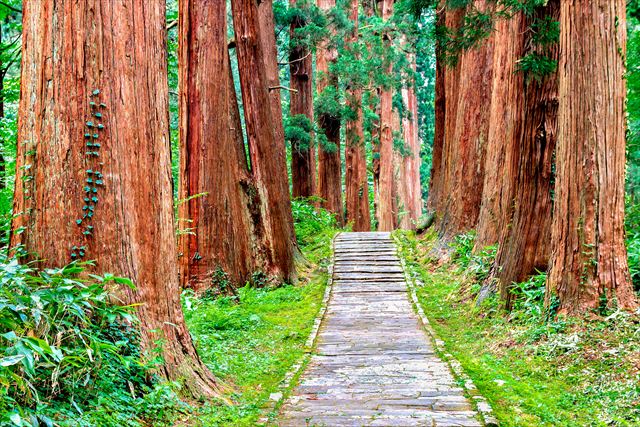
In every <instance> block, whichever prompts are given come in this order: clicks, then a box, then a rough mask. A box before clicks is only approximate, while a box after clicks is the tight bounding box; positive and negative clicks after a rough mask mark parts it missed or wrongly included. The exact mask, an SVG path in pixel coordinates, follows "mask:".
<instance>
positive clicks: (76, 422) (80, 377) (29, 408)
mask: <svg viewBox="0 0 640 427" xmlns="http://www.w3.org/2000/svg"><path fill="white" fill-rule="evenodd" d="M89 264H90V263H87V262H84V263H80V262H74V263H72V264H69V265H68V266H66V267H63V268H58V269H45V270H40V271H36V270H35V269H33V268H31V267H30V266H28V265H21V264H19V263H18V262H17V261H16V260H15V259H6V258H2V259H0V425H2V426H39V425H43V426H53V425H59V426H96V425H99V426H141V425H148V424H149V422H148V421H147V420H153V423H154V424H153V425H162V424H163V423H164V422H165V421H166V422H167V423H168V422H169V421H168V420H169V417H170V416H172V415H173V414H175V413H176V412H177V411H185V410H187V408H186V407H185V406H184V404H182V403H181V402H180V400H179V399H178V397H177V395H176V393H175V389H176V386H175V385H171V384H160V383H158V382H157V381H155V380H154V378H153V375H152V374H151V372H152V369H153V368H154V365H153V362H152V360H150V359H149V358H145V357H143V355H142V354H141V351H140V345H139V342H140V337H139V333H138V331H137V328H136V325H137V319H136V317H135V314H134V311H133V308H132V307H128V306H120V305H114V304H112V303H111V301H112V300H113V297H112V296H111V295H110V294H109V292H108V291H107V289H109V288H110V287H111V288H113V287H115V286H121V285H128V286H132V284H131V282H130V281H129V280H128V279H122V278H118V277H115V276H112V275H104V276H96V275H87V274H86V273H84V269H85V268H86V267H87V266H88V265H89Z"/></svg>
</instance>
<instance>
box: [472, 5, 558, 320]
mask: <svg viewBox="0 0 640 427" xmlns="http://www.w3.org/2000/svg"><path fill="white" fill-rule="evenodd" d="M559 9H560V2H559V0H551V1H549V2H548V3H547V5H546V6H544V7H540V8H538V10H537V11H536V13H535V15H534V19H536V18H539V19H546V18H549V19H552V20H557V19H558V15H559ZM530 23H531V21H529V20H527V19H525V17H524V16H522V15H521V14H518V15H516V16H515V17H514V18H512V22H511V23H510V24H509V23H501V24H500V28H503V29H505V30H506V32H507V34H511V35H513V34H518V35H519V37H518V38H517V44H514V45H513V49H512V50H509V51H505V52H504V53H505V54H506V56H505V59H507V60H508V62H507V63H506V64H504V63H501V62H500V63H498V65H497V66H498V67H500V69H501V70H506V69H513V70H514V71H515V72H516V73H517V74H511V76H512V77H511V78H510V79H509V85H510V86H513V88H514V89H515V93H518V94H521V95H518V96H513V95H511V96H508V97H507V100H508V102H507V103H506V104H507V105H509V108H512V109H513V110H515V111H518V112H519V115H518V117H516V118H514V120H517V121H518V122H519V123H520V124H519V126H518V129H517V132H513V130H512V129H511V128H509V127H507V126H506V124H504V123H500V122H499V121H498V122H497V123H496V127H504V128H507V129H510V131H511V132H510V133H509V134H507V135H504V134H503V135H501V138H503V139H504V141H505V149H506V156H507V158H508V160H507V162H506V165H504V166H502V168H503V172H502V174H503V175H505V176H506V177H508V181H505V182H504V185H505V187H506V188H505V189H504V190H503V191H504V192H505V193H507V194H508V197H506V198H505V197H504V196H503V199H506V200H507V201H506V202H504V201H503V202H502V206H501V209H503V210H504V212H505V218H504V220H503V224H502V225H501V227H500V228H501V232H500V233H499V245H498V252H497V254H496V260H495V263H494V267H493V269H492V272H491V275H490V278H489V281H492V280H494V279H497V280H498V288H499V290H500V296H501V299H502V301H503V302H504V304H505V307H506V308H507V309H511V307H512V305H513V294H512V292H511V288H512V284H513V283H518V282H522V281H524V280H526V279H527V278H528V277H529V276H530V275H532V274H534V273H535V272H536V270H540V271H545V270H546V268H547V264H548V260H549V255H550V246H549V244H550V235H551V230H550V226H551V215H552V199H551V194H552V190H553V172H552V170H553V153H554V150H555V145H556V135H557V130H556V128H557V111H558V75H557V73H556V72H554V73H551V74H549V75H547V76H545V77H544V78H543V79H541V80H536V79H534V78H532V76H527V75H526V74H525V73H523V72H522V71H519V70H517V62H518V61H519V60H520V58H522V56H523V55H525V54H527V53H531V52H532V51H537V52H539V53H541V54H544V55H545V56H547V57H548V58H549V59H552V60H557V58H558V46H557V44H552V45H550V46H548V47H544V46H543V47H533V48H532V41H531V34H530V33H528V32H526V31H525V29H526V27H527V26H528V25H529V24H530ZM507 26H508V27H509V28H506V27H507ZM498 37H500V36H498ZM511 37H513V36H511ZM497 62H498V61H497ZM505 77H508V76H505ZM502 84H503V85H504V82H503V83H502ZM511 93H513V92H511ZM501 114H502V113H501ZM492 125H493V124H492ZM496 173H498V172H496ZM483 207H484V206H483Z"/></svg>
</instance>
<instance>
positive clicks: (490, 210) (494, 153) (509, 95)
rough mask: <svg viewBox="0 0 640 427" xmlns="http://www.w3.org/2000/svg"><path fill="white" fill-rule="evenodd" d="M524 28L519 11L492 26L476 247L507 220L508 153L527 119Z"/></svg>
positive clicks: (513, 171)
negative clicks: (490, 76)
mask: <svg viewBox="0 0 640 427" xmlns="http://www.w3.org/2000/svg"><path fill="white" fill-rule="evenodd" d="M526 32H527V22H526V21H525V19H524V16H523V15H522V14H521V13H518V14H516V15H515V16H513V17H511V18H508V19H499V20H498V22H497V26H496V29H495V30H494V38H495V48H494V53H493V66H494V69H493V83H492V90H491V94H490V102H489V123H488V124H489V130H488V140H487V144H486V160H485V165H484V184H483V186H482V200H481V203H480V213H479V215H478V224H477V227H476V231H477V236H476V242H475V251H479V250H482V249H483V248H484V247H486V246H489V245H493V244H495V243H497V241H498V237H499V233H500V230H502V229H503V228H504V227H505V226H506V225H507V224H508V221H509V215H510V214H509V211H510V205H511V204H512V194H511V190H512V187H513V186H512V182H513V180H514V178H515V174H516V173H517V169H518V168H517V164H516V165H511V164H510V163H511V162H512V161H517V160H518V153H511V151H512V150H513V149H516V150H519V148H520V144H521V141H520V139H521V136H522V126H523V120H527V117H526V112H524V105H523V100H524V94H523V92H524V91H526V90H527V88H525V87H524V84H523V83H524V76H523V73H522V72H520V71H519V69H518V64H519V61H520V59H521V58H522V57H523V56H524V52H525V46H524V41H525V38H526V35H525V33H526ZM530 43H531V42H530V41H529V44H530ZM523 113H524V114H523ZM510 154H513V157H511V156H510ZM511 166H515V167H513V168H512V167H511Z"/></svg>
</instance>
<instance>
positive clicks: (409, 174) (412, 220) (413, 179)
mask: <svg viewBox="0 0 640 427" xmlns="http://www.w3.org/2000/svg"><path fill="white" fill-rule="evenodd" d="M409 59H410V63H411V67H412V69H413V71H414V72H415V68H416V62H415V56H414V55H411V57H410V58H409ZM402 99H403V102H404V104H405V106H406V108H407V111H408V113H409V117H405V118H403V120H402V129H403V132H404V141H405V146H406V148H407V151H408V153H407V154H408V155H406V156H405V157H404V158H403V159H402V160H403V164H402V175H401V177H402V178H401V179H402V180H403V181H404V182H405V186H406V199H407V200H406V207H405V210H406V213H407V214H406V216H407V220H406V221H403V224H401V227H402V228H405V229H413V228H415V226H416V223H417V221H418V219H419V218H420V217H421V216H422V191H421V186H420V163H421V158H420V140H419V139H418V100H417V97H416V92H415V87H414V84H413V82H412V83H411V84H410V85H409V86H408V87H406V88H403V89H402Z"/></svg>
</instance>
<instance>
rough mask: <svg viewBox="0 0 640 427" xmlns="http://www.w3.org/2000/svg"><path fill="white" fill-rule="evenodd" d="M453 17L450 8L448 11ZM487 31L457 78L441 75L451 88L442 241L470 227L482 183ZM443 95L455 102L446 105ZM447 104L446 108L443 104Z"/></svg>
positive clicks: (482, 2)
mask: <svg viewBox="0 0 640 427" xmlns="http://www.w3.org/2000/svg"><path fill="white" fill-rule="evenodd" d="M469 7H476V8H478V9H479V10H486V9H487V8H488V7H490V5H489V2H487V1H486V0H475V1H474V2H473V4H471V5H470V6H469ZM452 15H454V16H452V18H454V19H455V18H456V16H455V15H456V12H452ZM492 60H493V36H490V37H489V38H488V39H487V40H484V41H482V42H481V44H480V45H479V46H478V47H476V48H474V49H471V50H468V51H465V52H464V53H462V55H461V56H460V59H459V64H458V67H459V70H452V73H455V72H456V71H459V76H458V77H457V78H455V77H452V78H451V79H449V78H448V77H447V78H446V79H445V84H446V85H447V86H451V85H456V86H457V89H452V90H451V92H452V95H453V92H457V94H456V95H457V96H456V95H454V96H452V97H449V96H448V95H449V93H447V94H446V95H445V96H446V97H447V106H446V107H447V111H446V113H445V115H446V117H445V120H446V129H445V141H444V143H445V151H446V158H445V159H443V162H442V164H443V165H444V168H445V170H444V175H443V180H444V183H445V188H444V193H443V196H444V199H443V207H442V214H441V215H440V216H438V218H437V224H438V231H439V234H440V236H441V237H442V239H443V240H444V241H447V240H450V239H452V238H453V237H454V236H456V235H457V234H460V233H463V232H466V231H468V230H470V229H472V228H474V227H475V225H476V223H477V220H478V214H479V211H480V202H481V198H482V187H483V183H484V160H485V151H486V143H487V136H488V130H489V107H488V103H489V102H490V99H491V89H492ZM449 100H452V102H453V103H455V104H456V106H455V107H454V106H453V105H451V106H450V104H449ZM450 107H451V111H449V108H450Z"/></svg>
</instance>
